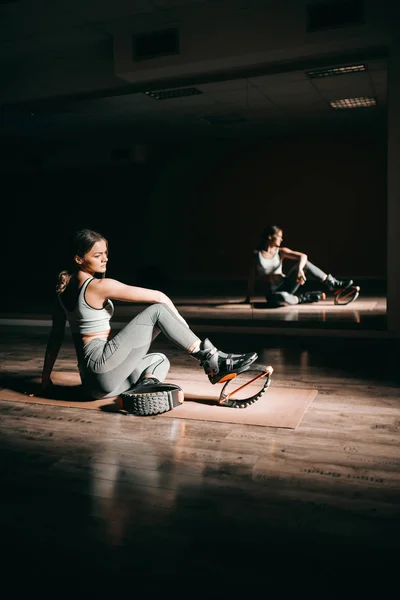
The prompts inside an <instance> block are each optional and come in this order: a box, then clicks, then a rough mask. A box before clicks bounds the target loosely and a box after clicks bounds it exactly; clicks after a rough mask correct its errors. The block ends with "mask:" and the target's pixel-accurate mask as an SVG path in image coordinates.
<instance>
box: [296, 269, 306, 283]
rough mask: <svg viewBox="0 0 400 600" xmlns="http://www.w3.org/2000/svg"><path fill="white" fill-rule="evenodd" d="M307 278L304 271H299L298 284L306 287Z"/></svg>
mask: <svg viewBox="0 0 400 600" xmlns="http://www.w3.org/2000/svg"><path fill="white" fill-rule="evenodd" d="M306 280H307V278H306V276H305V275H304V271H303V269H299V272H298V273H297V280H296V281H297V283H299V284H300V285H304V284H305V282H306Z"/></svg>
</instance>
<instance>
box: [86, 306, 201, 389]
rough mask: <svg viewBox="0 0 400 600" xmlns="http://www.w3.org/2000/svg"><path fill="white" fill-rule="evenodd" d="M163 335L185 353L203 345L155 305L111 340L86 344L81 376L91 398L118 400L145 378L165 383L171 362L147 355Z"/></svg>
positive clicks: (168, 311) (167, 310) (167, 311)
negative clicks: (148, 377) (143, 376)
mask: <svg viewBox="0 0 400 600" xmlns="http://www.w3.org/2000/svg"><path fill="white" fill-rule="evenodd" d="M160 331H162V332H163V333H164V334H165V336H166V337H167V338H168V339H169V340H170V341H171V342H173V343H174V344H175V345H176V346H178V348H181V349H182V350H186V352H188V351H189V350H190V348H192V346H193V345H194V344H195V343H196V342H198V341H200V340H199V338H198V337H197V336H196V335H195V334H194V333H193V331H191V330H190V329H189V327H188V325H187V324H186V322H185V321H182V320H181V319H179V317H178V316H177V315H176V314H175V313H174V312H173V311H172V310H171V309H170V308H169V307H168V306H167V305H166V304H161V303H160V304H152V305H151V306H148V307H147V308H145V309H144V310H143V311H142V312H141V313H140V314H138V315H137V316H136V317H135V318H134V319H132V321H130V323H128V324H127V325H126V326H125V327H124V328H123V329H121V331H119V332H118V333H117V334H116V335H115V336H114V337H113V338H112V339H110V340H101V339H98V338H96V339H93V340H91V341H90V342H88V343H87V344H85V346H84V347H83V359H82V361H80V372H81V377H82V381H83V385H84V386H85V388H86V389H87V390H88V392H89V393H90V395H91V396H92V397H93V398H109V397H111V396H117V395H118V394H120V393H122V392H124V391H126V390H128V389H129V388H131V387H132V385H134V384H135V383H137V381H138V380H139V379H140V377H141V376H142V375H154V377H157V379H159V380H160V381H163V380H164V379H165V378H166V376H167V375H168V371H169V366H170V363H169V360H168V358H167V357H166V356H165V355H164V354H161V353H160V352H155V353H150V354H148V351H149V348H150V345H151V343H152V341H153V340H154V338H155V337H156V336H157V335H158V334H159V333H160Z"/></svg>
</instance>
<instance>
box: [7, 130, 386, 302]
mask: <svg viewBox="0 0 400 600" xmlns="http://www.w3.org/2000/svg"><path fill="white" fill-rule="evenodd" d="M385 148H386V141H385V139H384V135H383V134H382V132H381V131H379V130H376V131H372V132H371V131H369V132H367V133H366V134H361V133H359V132H358V133H353V134H352V133H351V132H346V133H343V132H341V133H340V134H339V133H332V132H330V133H329V134H327V133H322V132H321V134H314V135H312V136H311V135H310V136H307V137H302V138H299V137H286V138H282V137H281V138H279V139H275V140H273V139H270V140H268V141H264V142H259V141H257V142H232V141H230V142H226V143H223V142H210V143H204V142H203V143H202V144H199V143H193V144H186V145H168V146H167V145H162V146H161V145H160V146H158V147H154V148H153V149H152V153H151V157H150V159H149V161H148V162H147V163H146V164H129V165H127V166H124V167H120V168H115V167H111V166H110V167H104V166H102V167H99V168H97V169H96V168H91V169H85V170H79V169H66V170H59V171H51V172H50V171H37V172H34V173H26V172H25V173H19V174H18V173H16V172H14V173H12V174H11V173H9V174H4V175H3V190H7V192H6V194H4V195H3V207H2V211H3V219H2V222H3V234H4V246H3V248H5V253H4V255H3V259H4V260H3V266H2V279H3V282H4V284H5V293H4V294H2V300H1V303H2V309H3V310H4V309H6V310H13V309H14V308H15V310H18V311H20V310H22V309H23V307H25V306H26V309H27V311H28V310H29V309H30V308H35V309H37V308H39V309H40V307H45V306H46V302H47V298H49V297H50V293H51V290H52V288H53V285H54V280H55V276H56V274H57V273H58V271H59V270H61V269H62V268H64V266H65V265H66V264H67V261H68V256H67V254H66V248H67V243H68V240H69V237H70V235H71V233H72V232H73V231H74V230H75V229H77V228H80V227H89V228H92V229H96V230H98V231H100V232H102V233H103V234H104V235H105V236H106V237H107V238H108V239H109V242H110V262H109V271H108V274H109V276H110V277H115V278H118V279H122V280H123V281H125V282H126V283H129V284H136V285H145V286H151V287H162V286H163V285H168V284H169V282H171V281H179V280H188V279H193V280H196V279H197V280H201V279H204V280H219V281H223V280H243V281H244V280H245V278H246V276H247V270H248V257H249V253H250V251H251V250H252V248H254V246H255V245H256V244H257V242H258V238H259V235H260V233H261V231H262V229H263V228H264V227H265V226H266V225H267V224H271V223H277V224H279V225H280V226H281V227H282V228H283V230H284V244H285V245H287V246H289V247H290V248H293V249H295V250H302V251H304V252H306V253H307V254H308V255H309V258H310V260H312V261H313V262H315V263H316V264H318V265H319V266H320V267H321V268H323V269H324V270H326V271H330V272H332V273H334V274H336V275H338V276H342V275H343V276H345V275H350V276H364V277H385V263H386V256H385V254H386V150H385Z"/></svg>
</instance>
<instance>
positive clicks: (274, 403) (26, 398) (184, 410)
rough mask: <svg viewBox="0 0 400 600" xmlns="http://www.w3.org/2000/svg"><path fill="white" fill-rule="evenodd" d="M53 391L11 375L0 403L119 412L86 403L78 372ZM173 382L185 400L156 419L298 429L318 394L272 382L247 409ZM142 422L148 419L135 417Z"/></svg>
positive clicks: (208, 389)
mask: <svg viewBox="0 0 400 600" xmlns="http://www.w3.org/2000/svg"><path fill="white" fill-rule="evenodd" d="M52 378H53V382H54V384H55V385H54V389H53V393H52V397H51V398H43V397H40V396H37V395H30V394H36V393H37V392H38V390H39V384H40V379H39V378H38V377H23V376H21V375H14V376H8V377H7V378H4V379H3V382H2V388H1V390H0V400H7V401H15V402H28V403H33V404H47V405H53V406H66V407H72V408H87V409H95V410H103V411H107V412H118V411H119V407H118V405H117V403H116V402H115V398H109V399H107V400H87V399H85V396H84V394H83V390H82V386H81V385H80V378H79V375H78V374H77V373H71V372H55V373H53V376H52ZM168 381H169V382H170V383H176V384H178V385H180V386H181V387H182V389H183V391H184V393H185V401H184V403H183V404H182V405H181V406H178V407H176V408H174V409H173V410H171V411H169V412H167V413H163V414H161V415H156V417H155V418H157V419H158V418H167V419H168V418H178V419H193V420H200V421H217V422H224V423H241V424H247V425H259V426H262V427H284V428H288V429H295V428H296V427H297V426H298V425H299V423H300V421H301V420H302V418H303V416H304V414H305V412H306V410H307V409H308V407H309V406H310V405H311V403H312V402H313V400H314V398H315V397H316V395H317V393H318V392H317V390H315V389H300V388H284V387H279V386H275V385H274V381H273V378H272V382H271V385H270V387H269V388H268V389H267V391H266V392H265V394H264V395H263V396H261V398H260V399H259V400H257V402H255V403H254V404H252V405H250V406H248V407H247V408H243V409H240V408H228V407H226V406H219V405H218V403H217V399H218V395H219V392H220V386H215V387H214V386H212V385H211V384H210V383H208V382H207V381H206V382H204V383H203V382H198V381H183V382H182V381H178V380H174V379H168ZM134 418H138V419H143V418H147V417H134Z"/></svg>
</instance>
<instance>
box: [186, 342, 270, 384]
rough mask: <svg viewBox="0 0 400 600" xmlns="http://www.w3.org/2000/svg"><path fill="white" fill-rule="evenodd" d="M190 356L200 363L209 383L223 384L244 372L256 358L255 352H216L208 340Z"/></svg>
mask: <svg viewBox="0 0 400 600" xmlns="http://www.w3.org/2000/svg"><path fill="white" fill-rule="evenodd" d="M192 356H194V358H197V360H199V361H200V365H201V366H202V367H203V369H204V371H205V373H206V375H208V379H209V380H210V381H211V383H213V384H214V383H223V382H224V381H229V379H233V378H234V377H236V375H238V374H239V373H242V372H243V371H246V370H247V369H248V368H249V367H250V365H252V364H253V362H254V361H255V360H257V358H258V354H257V353H256V352H249V353H247V354H226V353H225V352H221V351H220V350H217V348H216V347H215V346H213V344H212V343H211V342H210V340H209V339H205V340H204V341H202V342H201V344H200V350H199V351H198V352H193V353H192Z"/></svg>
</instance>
